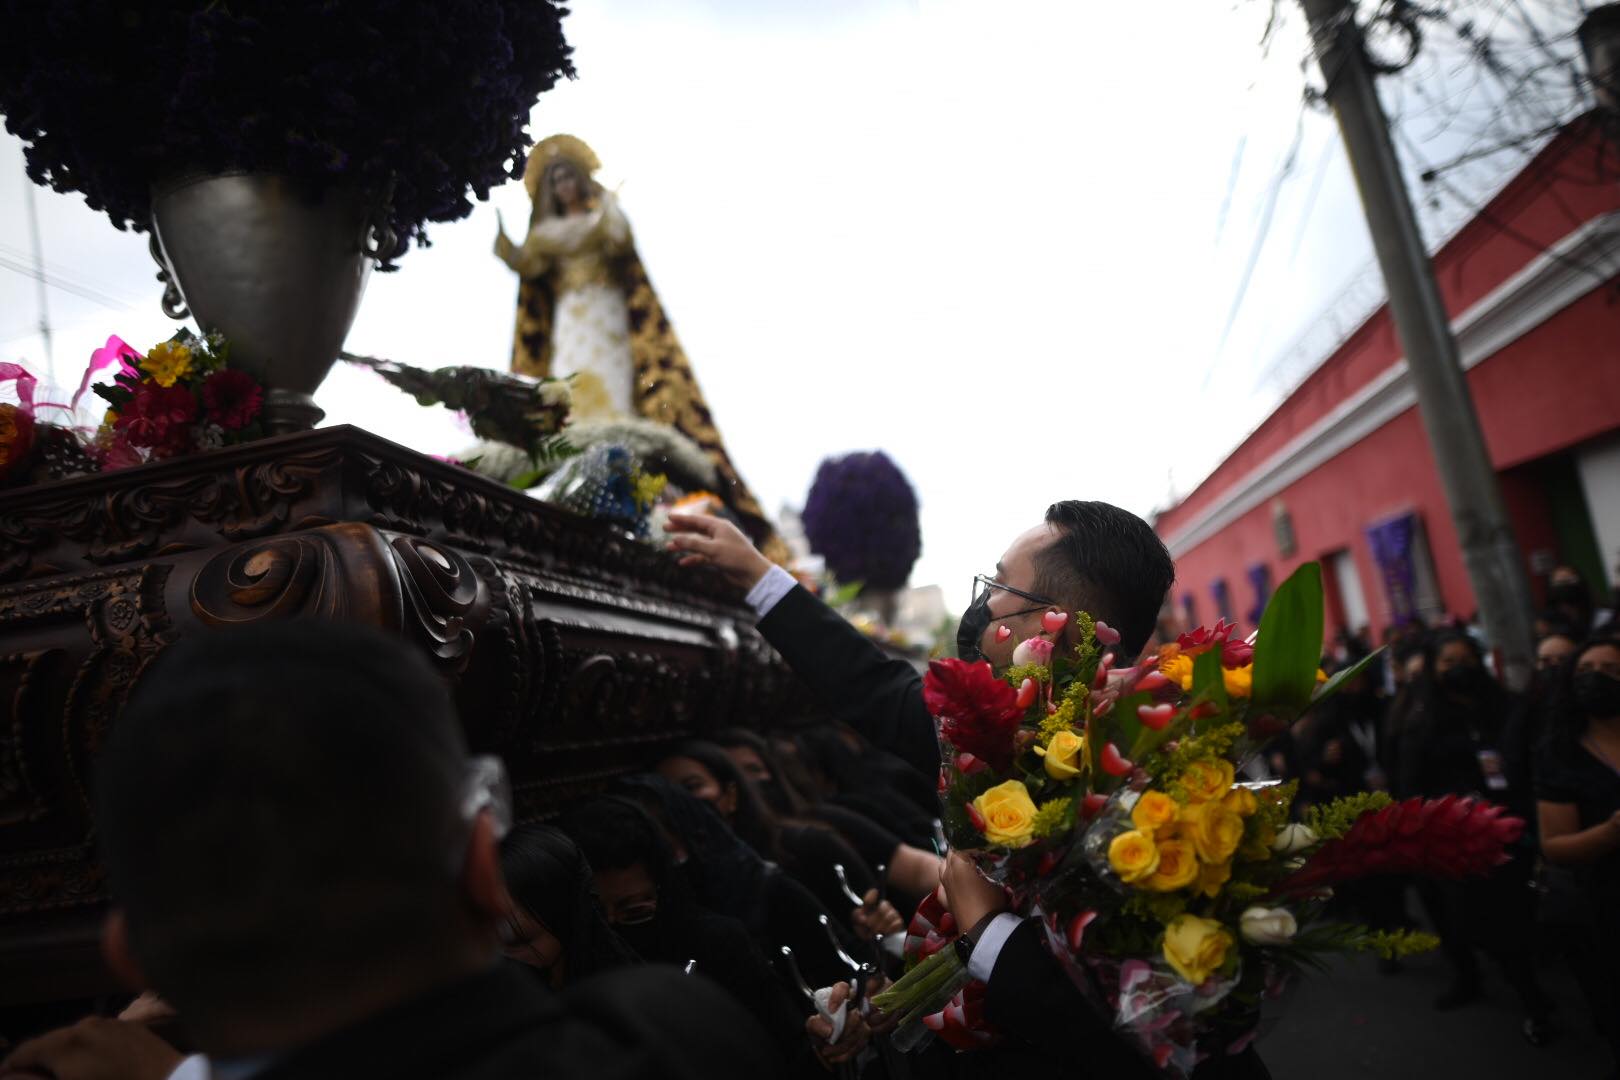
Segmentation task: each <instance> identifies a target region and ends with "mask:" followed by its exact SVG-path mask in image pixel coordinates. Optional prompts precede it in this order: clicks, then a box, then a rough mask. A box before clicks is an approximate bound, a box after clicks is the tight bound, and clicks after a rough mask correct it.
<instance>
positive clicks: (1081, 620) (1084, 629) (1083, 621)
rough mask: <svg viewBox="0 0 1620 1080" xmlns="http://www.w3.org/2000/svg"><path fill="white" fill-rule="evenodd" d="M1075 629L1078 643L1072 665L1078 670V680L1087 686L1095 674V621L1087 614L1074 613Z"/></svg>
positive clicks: (1096, 650)
mask: <svg viewBox="0 0 1620 1080" xmlns="http://www.w3.org/2000/svg"><path fill="white" fill-rule="evenodd" d="M1074 625H1075V629H1076V630H1078V631H1079V635H1078V636H1079V639H1080V640H1079V643H1078V644H1077V645H1075V647H1074V664H1075V667H1077V668H1079V670H1080V678H1082V679H1083V680H1084V681H1085V684H1086V685H1087V686H1090V685H1091V680H1092V679H1093V678H1095V677H1096V674H1097V660H1098V656H1099V650H1098V648H1097V621H1096V620H1095V619H1093V618H1092V617H1091V615H1090V613H1089V612H1085V611H1077V612H1075V613H1074Z"/></svg>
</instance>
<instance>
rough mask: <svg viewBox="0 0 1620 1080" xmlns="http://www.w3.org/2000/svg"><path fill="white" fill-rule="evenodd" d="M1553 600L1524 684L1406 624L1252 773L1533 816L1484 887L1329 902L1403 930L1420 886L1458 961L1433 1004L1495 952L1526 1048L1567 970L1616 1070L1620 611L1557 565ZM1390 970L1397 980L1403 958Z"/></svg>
mask: <svg viewBox="0 0 1620 1080" xmlns="http://www.w3.org/2000/svg"><path fill="white" fill-rule="evenodd" d="M1560 577H1561V578H1562V580H1559V579H1560ZM1550 600H1551V603H1550V604H1549V607H1548V610H1547V611H1545V612H1543V613H1542V614H1541V615H1540V616H1538V617H1537V619H1536V620H1535V627H1536V633H1537V638H1538V640H1537V644H1536V667H1535V671H1534V674H1533V677H1532V680H1531V683H1530V685H1529V687H1528V688H1527V689H1526V690H1525V691H1524V692H1522V693H1513V692H1511V691H1509V690H1508V689H1507V688H1506V686H1505V685H1504V684H1503V682H1502V681H1501V680H1500V679H1499V678H1498V677H1497V676H1496V674H1494V673H1493V671H1492V665H1491V663H1490V662H1489V659H1488V655H1487V652H1486V650H1485V649H1484V648H1483V647H1482V646H1481V644H1480V641H1479V639H1478V637H1477V635H1476V633H1474V632H1471V631H1470V630H1469V629H1468V628H1466V627H1464V626H1461V625H1445V626H1441V627H1439V628H1434V629H1425V628H1421V627H1418V626H1416V625H1409V626H1404V627H1398V628H1395V629H1393V630H1392V631H1390V633H1389V634H1388V635H1387V639H1386V641H1385V644H1386V645H1387V650H1386V651H1385V652H1384V653H1383V654H1382V655H1381V656H1380V657H1379V658H1378V659H1377V660H1375V661H1374V663H1373V664H1372V665H1371V666H1370V667H1368V668H1367V669H1365V671H1364V672H1363V673H1362V674H1361V675H1359V676H1358V677H1357V678H1356V679H1355V680H1354V682H1353V683H1352V684H1351V685H1349V686H1347V687H1346V688H1345V689H1344V691H1343V692H1341V693H1340V694H1339V695H1338V696H1337V697H1335V698H1333V699H1331V700H1330V701H1328V702H1327V703H1325V705H1324V706H1323V707H1321V708H1319V709H1317V710H1315V711H1314V712H1313V713H1311V714H1308V715H1307V716H1306V717H1305V718H1304V719H1302V720H1301V721H1300V722H1298V723H1297V724H1296V725H1295V726H1294V728H1293V729H1292V730H1291V731H1289V732H1287V733H1285V734H1284V735H1283V736H1282V737H1280V738H1279V739H1278V740H1276V742H1274V743H1273V744H1272V745H1271V746H1270V747H1269V749H1268V752H1267V754H1266V757H1265V759H1264V760H1263V761H1261V762H1259V763H1257V766H1256V767H1257V769H1261V770H1264V771H1265V772H1266V773H1268V774H1269V775H1271V776H1275V777H1280V778H1283V779H1289V780H1295V781H1297V782H1298V784H1299V795H1300V798H1299V803H1298V805H1299V806H1300V807H1301V808H1302V809H1303V808H1305V807H1308V806H1310V805H1312V804H1318V803H1324V802H1327V801H1329V800H1331V799H1334V798H1337V797H1339V796H1342V795H1346V794H1351V793H1354V792H1358V791H1387V792H1389V793H1390V794H1391V795H1393V796H1394V797H1396V798H1408V797H1412V796H1422V797H1431V798H1432V797H1440V796H1445V795H1470V796H1474V797H1478V798H1485V799H1489V800H1492V801H1494V802H1498V803H1501V804H1503V805H1505V806H1506V807H1508V808H1509V810H1511V811H1512V812H1513V813H1515V814H1517V815H1520V816H1522V817H1523V818H1524V819H1525V820H1526V821H1527V822H1528V823H1529V825H1530V828H1529V829H1528V830H1527V831H1526V833H1525V835H1524V837H1523V838H1522V839H1521V841H1520V842H1519V843H1518V845H1517V846H1516V847H1515V849H1514V851H1513V858H1512V860H1511V861H1510V862H1509V863H1507V864H1506V865H1504V866H1502V867H1501V868H1500V869H1499V870H1498V871H1497V872H1496V873H1495V874H1494V875H1492V876H1491V877H1490V878H1488V879H1486V880H1484V881H1468V882H1424V883H1422V884H1421V885H1418V886H1416V887H1415V888H1411V887H1409V886H1408V883H1406V882H1403V881H1400V880H1394V879H1375V880H1373V881H1369V882H1365V883H1361V884H1359V885H1357V886H1354V887H1351V888H1347V889H1342V890H1341V891H1340V895H1339V896H1338V897H1337V898H1336V902H1338V903H1340V904H1342V905H1344V906H1346V907H1347V908H1350V909H1352V910H1353V912H1354V914H1356V915H1357V916H1358V917H1359V918H1361V919H1362V920H1363V921H1365V922H1367V923H1369V924H1371V925H1373V926H1377V927H1388V928H1394V927H1397V926H1402V925H1412V924H1413V917H1414V912H1413V910H1412V909H1411V908H1409V907H1408V899H1409V892H1415V893H1416V898H1417V900H1418V901H1419V904H1418V908H1417V910H1418V911H1420V912H1421V914H1422V915H1424V916H1426V917H1427V920H1428V922H1429V924H1430V925H1431V926H1432V927H1433V928H1434V929H1435V930H1436V932H1437V933H1438V935H1439V937H1440V939H1441V948H1442V951H1443V953H1444V955H1445V958H1446V961H1447V964H1448V966H1449V968H1450V971H1451V983H1450V985H1449V986H1448V987H1447V988H1446V989H1445V990H1444V991H1443V992H1442V993H1441V994H1440V995H1439V996H1438V997H1437V998H1436V999H1435V1001H1434V1006H1435V1008H1437V1009H1457V1008H1462V1007H1465V1006H1468V1005H1470V1004H1472V1003H1473V1002H1475V1001H1477V1000H1478V999H1479V998H1480V997H1481V996H1482V994H1483V989H1484V980H1483V975H1482V970H1481V965H1480V957H1481V954H1484V955H1486V956H1489V957H1490V958H1491V959H1492V960H1493V961H1494V962H1495V964H1496V966H1497V967H1498V968H1499V970H1500V973H1501V976H1502V978H1503V980H1504V981H1505V982H1506V984H1507V986H1508V987H1509V988H1510V989H1511V991H1512V992H1513V994H1514V995H1515V996H1516V998H1517V1000H1518V1002H1519V1003H1520V1005H1521V1007H1522V1009H1523V1013H1524V1019H1523V1027H1522V1030H1523V1034H1524V1037H1525V1038H1526V1040H1528V1041H1529V1042H1530V1043H1532V1044H1533V1045H1537V1046H1539V1045H1544V1044H1545V1043H1546V1042H1547V1041H1548V1040H1549V1039H1550V1038H1551V1037H1552V1036H1553V1034H1554V1032H1555V1030H1556V1028H1555V1025H1554V1017H1553V1016H1552V1010H1551V1003H1550V1002H1549V999H1548V997H1547V995H1546V994H1545V993H1544V991H1543V990H1542V987H1541V985H1540V980H1539V978H1538V972H1539V971H1541V970H1543V969H1544V967H1545V965H1546V964H1548V963H1557V962H1563V963H1567V964H1568V965H1569V967H1570V969H1571V970H1572V972H1573V973H1574V975H1575V977H1576V979H1577V981H1578V983H1579V985H1580V987H1581V990H1582V993H1583V995H1584V996H1585V998H1586V1003H1587V1005H1588V1006H1589V1007H1590V1022H1591V1025H1592V1026H1594V1027H1596V1029H1597V1030H1598V1031H1599V1033H1600V1034H1602V1036H1603V1037H1604V1038H1606V1039H1607V1040H1608V1043H1609V1046H1610V1049H1611V1052H1612V1053H1613V1055H1614V1060H1615V1064H1616V1066H1617V1067H1620V998H1617V997H1616V993H1615V986H1614V980H1613V972H1614V971H1615V970H1616V965H1620V927H1617V926H1616V923H1615V920H1614V918H1613V912H1614V911H1615V910H1620V622H1617V621H1615V620H1614V619H1613V617H1612V616H1611V614H1610V613H1609V612H1605V611H1601V610H1597V611H1595V610H1594V606H1593V605H1592V603H1591V601H1590V599H1589V595H1588V594H1587V592H1586V590H1585V589H1584V587H1583V586H1581V585H1580V584H1579V582H1578V580H1575V579H1574V577H1573V573H1572V572H1570V571H1567V570H1566V571H1562V572H1561V573H1560V574H1559V575H1555V579H1554V585H1553V587H1552V589H1551V590H1550ZM1370 652H1371V649H1370V648H1369V645H1368V643H1367V642H1366V640H1365V639H1364V637H1363V636H1361V635H1358V634H1353V633H1350V632H1348V631H1341V632H1340V634H1339V635H1338V637H1337V641H1336V647H1335V649H1334V650H1333V653H1332V654H1331V655H1330V656H1329V657H1327V658H1325V660H1324V664H1325V666H1326V667H1328V668H1329V669H1333V668H1345V667H1348V666H1351V665H1354V664H1356V663H1357V662H1359V661H1360V660H1362V659H1363V658H1364V657H1366V656H1368V655H1369V654H1370ZM1383 967H1384V970H1386V971H1387V972H1389V973H1391V974H1394V973H1396V972H1398V971H1399V968H1400V965H1399V964H1398V963H1395V962H1393V961H1386V962H1385V963H1384V965H1383ZM1584 1024H1585V1020H1584V1018H1583V1019H1582V1020H1581V1021H1577V1022H1574V1023H1571V1024H1570V1025H1568V1026H1571V1027H1579V1026H1584Z"/></svg>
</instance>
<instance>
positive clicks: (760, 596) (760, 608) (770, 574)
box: [748, 566, 798, 619]
mask: <svg viewBox="0 0 1620 1080" xmlns="http://www.w3.org/2000/svg"><path fill="white" fill-rule="evenodd" d="M797 584H798V581H797V580H795V579H794V577H793V575H792V574H790V573H788V572H787V571H786V570H784V569H782V568H781V567H780V566H773V567H771V568H770V569H769V570H767V571H765V576H764V577H762V578H760V579H759V580H758V581H756V582H754V587H753V588H752V589H749V590H748V606H749V607H751V608H753V609H754V617H755V618H756V619H763V618H764V617H765V616H767V615H769V614H770V613H771V609H772V608H773V607H775V606H776V605H777V604H779V603H780V602H781V600H782V597H784V596H786V595H787V594H788V593H790V592H792V591H793V586H795V585H797Z"/></svg>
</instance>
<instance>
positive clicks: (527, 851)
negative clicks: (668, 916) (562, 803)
mask: <svg viewBox="0 0 1620 1080" xmlns="http://www.w3.org/2000/svg"><path fill="white" fill-rule="evenodd" d="M501 872H502V874H503V875H504V876H505V878H506V888H507V891H508V892H510V893H511V894H512V899H513V901H514V902H516V903H518V904H520V905H522V907H523V909H524V910H525V911H527V912H528V913H529V915H530V917H532V918H533V919H534V920H535V921H536V922H538V923H539V924H540V925H541V926H544V927H545V928H546V929H547V930H548V931H549V932H550V933H551V935H552V936H553V937H555V938H556V939H557V940H558V941H559V942H561V943H562V947H563V958H564V960H565V969H566V971H567V977H568V981H569V982H575V981H577V980H579V979H583V978H585V977H586V976H588V975H594V974H595V973H596V972H598V971H606V970H608V969H610V968H616V967H623V966H625V965H627V964H633V963H636V962H637V957H636V954H635V953H634V951H632V950H631V948H630V946H628V945H626V944H625V943H624V942H623V941H622V940H621V939H620V938H619V935H618V934H615V933H614V932H613V928H612V927H611V926H609V925H608V922H607V918H606V917H605V916H604V915H603V914H602V906H601V903H600V902H599V901H598V900H597V896H596V882H595V878H594V877H593V876H592V873H591V864H590V862H589V861H588V860H587V859H586V858H585V853H584V852H582V851H581V850H580V848H579V845H577V844H575V843H574V841H572V840H570V839H569V838H568V836H567V834H566V833H564V832H563V831H562V830H561V829H558V828H555V827H554V826H551V825H520V826H518V827H517V828H515V829H513V830H512V832H511V833H510V834H509V835H508V836H507V837H506V839H505V840H503V841H502V842H501Z"/></svg>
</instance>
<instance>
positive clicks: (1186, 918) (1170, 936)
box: [1164, 915, 1232, 986]
mask: <svg viewBox="0 0 1620 1080" xmlns="http://www.w3.org/2000/svg"><path fill="white" fill-rule="evenodd" d="M1231 947H1232V935H1231V933H1230V932H1229V931H1228V930H1227V929H1226V927H1224V926H1222V925H1221V924H1220V923H1218V922H1216V921H1215V920H1214V919H1202V918H1199V917H1198V916H1197V915H1177V916H1176V917H1175V918H1174V919H1172V920H1170V925H1169V926H1166V927H1165V928H1164V959H1165V962H1166V963H1168V964H1169V965H1170V966H1171V967H1173V968H1175V969H1176V974H1178V975H1180V976H1181V977H1182V978H1183V979H1186V980H1187V981H1188V982H1190V983H1192V984H1193V985H1194V986H1202V985H1203V984H1204V981H1205V980H1206V979H1208V978H1209V977H1210V976H1211V975H1212V974H1214V972H1215V969H1216V968H1218V967H1220V966H1221V965H1222V964H1224V963H1225V962H1226V953H1227V951H1228V950H1229V949H1231Z"/></svg>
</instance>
